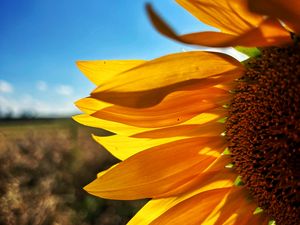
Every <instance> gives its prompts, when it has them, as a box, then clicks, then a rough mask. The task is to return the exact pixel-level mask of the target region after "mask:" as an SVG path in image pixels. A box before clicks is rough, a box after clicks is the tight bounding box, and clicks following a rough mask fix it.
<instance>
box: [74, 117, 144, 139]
mask: <svg viewBox="0 0 300 225" xmlns="http://www.w3.org/2000/svg"><path fill="white" fill-rule="evenodd" d="M72 118H73V119H74V120H75V121H77V122H78V123H80V124H83V125H86V126H90V127H96V128H101V129H104V130H108V131H110V132H113V133H117V134H121V135H126V136H131V135H134V134H136V133H142V132H145V131H148V130H149V128H142V127H135V126H130V125H126V124H123V123H117V122H113V121H109V120H102V119H99V118H95V117H93V116H90V115H87V114H81V115H76V116H73V117H72Z"/></svg>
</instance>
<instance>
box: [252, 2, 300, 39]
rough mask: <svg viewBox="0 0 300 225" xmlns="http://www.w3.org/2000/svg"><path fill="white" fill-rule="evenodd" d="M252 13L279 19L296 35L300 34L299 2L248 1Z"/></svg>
mask: <svg viewBox="0 0 300 225" xmlns="http://www.w3.org/2000/svg"><path fill="white" fill-rule="evenodd" d="M248 4H249V8H250V10H251V11H253V12H256V13H260V14H263V15H268V16H271V17H275V18H279V19H280V20H282V21H283V22H284V23H285V24H287V25H288V27H290V28H291V29H292V30H293V31H294V32H295V33H297V34H299V33H300V23H299V21H300V1H299V0H250V1H249V0H248Z"/></svg>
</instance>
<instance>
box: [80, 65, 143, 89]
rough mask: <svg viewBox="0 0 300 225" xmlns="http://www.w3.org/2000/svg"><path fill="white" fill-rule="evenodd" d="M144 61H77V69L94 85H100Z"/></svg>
mask: <svg viewBox="0 0 300 225" xmlns="http://www.w3.org/2000/svg"><path fill="white" fill-rule="evenodd" d="M144 62H146V61H144V60H95V61H78V62H76V64H77V66H78V68H79V69H80V70H81V72H82V73H83V74H85V75H86V76H87V78H89V79H90V80H91V81H92V82H93V83H94V84H95V85H97V86H98V85H101V84H103V83H104V82H106V81H108V80H111V79H114V77H115V76H116V75H117V74H119V73H122V72H124V71H126V70H129V69H131V68H133V67H136V66H139V65H141V64H143V63H144Z"/></svg>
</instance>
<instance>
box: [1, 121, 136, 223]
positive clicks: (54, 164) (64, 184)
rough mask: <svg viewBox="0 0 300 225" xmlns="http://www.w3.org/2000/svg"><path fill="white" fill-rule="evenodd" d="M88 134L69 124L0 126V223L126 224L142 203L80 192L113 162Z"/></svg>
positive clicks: (72, 123) (45, 122) (13, 124)
mask: <svg viewBox="0 0 300 225" xmlns="http://www.w3.org/2000/svg"><path fill="white" fill-rule="evenodd" d="M93 131H95V130H91V129H89V128H85V127H82V126H80V125H77V124H76V123H75V122H73V121H71V120H56V121H52V120H51V121H42V122H41V121H39V122H38V121H27V122H18V123H16V122H10V123H5V124H4V123H0V204H1V205H0V224H3V225H25V224H26V225H27V224H30V225H39V224H45V225H48V224H63V225H68V224H72V225H73V224H74V225H76V224H80V225H84V224H95V225H96V224H99V225H100V224H101V225H117V224H125V223H126V222H127V221H128V220H129V219H130V218H131V217H132V216H133V215H134V213H135V212H136V211H137V209H138V208H139V207H140V206H141V205H142V202H138V201H128V202H121V201H108V200H103V199H99V198H95V197H93V196H90V195H88V194H87V193H86V192H84V191H83V190H82V187H83V186H84V185H86V184H87V183H89V182H90V181H92V180H93V179H94V178H95V175H96V174H97V172H99V171H101V170H103V169H106V168H108V167H109V166H110V165H112V164H113V163H115V159H113V158H112V157H111V156H110V155H109V154H108V153H107V152H106V151H105V150H103V149H102V148H101V146H100V145H98V144H96V143H95V142H94V141H93V140H92V139H91V137H90V133H91V132H93ZM96 132H99V130H97V131H96ZM100 132H101V131H100Z"/></svg>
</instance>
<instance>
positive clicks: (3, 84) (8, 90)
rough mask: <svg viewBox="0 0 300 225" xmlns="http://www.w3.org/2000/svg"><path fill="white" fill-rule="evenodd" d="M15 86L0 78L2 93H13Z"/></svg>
mask: <svg viewBox="0 0 300 225" xmlns="http://www.w3.org/2000/svg"><path fill="white" fill-rule="evenodd" d="M13 91H14V88H13V86H12V85H11V84H10V83H8V82H7V81H5V80H0V93H12V92H13Z"/></svg>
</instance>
